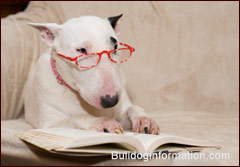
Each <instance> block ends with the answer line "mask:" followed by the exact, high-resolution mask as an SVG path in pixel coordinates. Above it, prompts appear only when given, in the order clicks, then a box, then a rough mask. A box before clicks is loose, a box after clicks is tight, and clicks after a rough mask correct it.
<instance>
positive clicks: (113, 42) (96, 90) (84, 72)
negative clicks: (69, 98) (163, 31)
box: [30, 15, 124, 109]
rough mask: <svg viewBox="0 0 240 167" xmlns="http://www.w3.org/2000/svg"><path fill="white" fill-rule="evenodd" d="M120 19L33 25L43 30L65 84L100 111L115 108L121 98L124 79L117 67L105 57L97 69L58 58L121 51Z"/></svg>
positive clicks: (85, 17)
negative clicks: (117, 49)
mask: <svg viewBox="0 0 240 167" xmlns="http://www.w3.org/2000/svg"><path fill="white" fill-rule="evenodd" d="M121 16H122V15H119V16H115V17H109V18H107V19H102V18H99V17H96V16H83V17H79V18H74V19H70V20H68V21H67V22H65V23H64V24H62V25H58V24H55V23H47V24H38V23H31V24H30V25H32V26H34V27H36V28H37V29H39V30H40V32H41V36H42V39H43V40H44V42H45V43H46V44H47V45H49V46H50V47H52V56H53V57H54V59H56V66H57V70H58V72H59V73H60V75H61V76H62V78H63V79H64V81H65V82H66V83H67V84H69V85H70V86H71V87H72V88H73V89H75V90H76V91H78V92H79V94H80V96H81V97H82V98H83V99H84V100H85V101H87V102H88V103H89V104H90V105H92V106H94V107H96V108H98V109H104V108H110V107H113V106H115V105H116V104H117V103H118V100H119V99H120V96H121V90H122V87H123V84H124V78H123V75H122V73H121V71H120V69H119V66H118V64H116V63H113V62H112V61H111V60H110V59H109V57H108V55H107V54H103V55H102V57H101V60H100V62H99V63H98V64H97V65H96V66H95V67H93V68H87V69H86V68H80V67H79V66H77V65H76V64H75V61H69V60H68V59H65V58H62V57H59V56H57V54H56V53H61V54H63V55H65V56H68V57H71V58H74V57H77V56H79V55H84V54H89V53H98V52H101V51H103V50H113V49H116V48H118V46H119V41H118V38H117V36H118V34H119V26H118V24H117V21H118V20H119V18H120V17H121ZM92 59H93V58H92ZM90 60H91V58H90ZM93 61H94V60H93ZM90 62H91V61H90ZM88 65H91V64H88Z"/></svg>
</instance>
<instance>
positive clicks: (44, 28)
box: [28, 23, 61, 46]
mask: <svg viewBox="0 0 240 167" xmlns="http://www.w3.org/2000/svg"><path fill="white" fill-rule="evenodd" d="M28 24H29V25H31V26H32V27H34V28H37V29H38V30H39V31H40V34H41V37H42V39H43V41H44V42H45V43H46V44H47V45H48V46H52V44H53V41H54V39H55V37H56V36H57V35H58V34H59V31H60V30H61V25H58V24H56V23H28Z"/></svg>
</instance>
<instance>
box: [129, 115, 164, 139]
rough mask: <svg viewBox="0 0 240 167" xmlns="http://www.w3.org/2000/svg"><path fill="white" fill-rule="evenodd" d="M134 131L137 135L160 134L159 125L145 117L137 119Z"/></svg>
mask: <svg viewBox="0 0 240 167" xmlns="http://www.w3.org/2000/svg"><path fill="white" fill-rule="evenodd" d="M132 130H133V131H134V132H136V133H146V134H155V135H158V134H160V128H159V126H158V124H157V123H156V122H155V121H154V120H153V119H151V118H148V117H145V116H142V117H136V118H135V121H134V124H133V128H132Z"/></svg>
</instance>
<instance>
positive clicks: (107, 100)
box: [100, 94, 118, 108]
mask: <svg viewBox="0 0 240 167" xmlns="http://www.w3.org/2000/svg"><path fill="white" fill-rule="evenodd" d="M100 100H101V105H102V107H103V108H110V107H113V106H115V105H116V104H117V103H118V94H116V95H115V96H112V97H111V96H110V95H106V96H101V97H100Z"/></svg>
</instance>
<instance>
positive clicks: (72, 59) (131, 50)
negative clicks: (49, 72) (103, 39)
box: [56, 43, 135, 68]
mask: <svg viewBox="0 0 240 167" xmlns="http://www.w3.org/2000/svg"><path fill="white" fill-rule="evenodd" d="M119 44H120V45H122V46H125V47H127V48H119V49H113V50H109V51H108V50H103V51H101V52H98V53H89V54H82V55H79V56H76V57H69V56H65V55H63V54H61V53H58V52H56V54H57V55H58V56H60V57H62V58H65V59H68V60H70V61H75V63H76V65H77V66H78V67H80V68H92V67H95V66H96V65H98V64H99V62H100V60H101V58H102V55H103V54H105V53H106V54H107V55H108V58H109V59H110V60H111V61H112V62H114V63H124V62H126V61H128V60H129V59H130V57H131V56H132V53H133V52H134V51H135V49H134V48H133V47H131V46H130V45H127V44H124V43H119ZM125 49H129V51H130V54H129V56H128V58H127V59H125V60H122V61H120V62H118V61H115V60H113V59H112V58H111V56H110V54H111V53H112V52H114V51H117V50H125ZM90 55H98V56H99V59H98V61H97V63H96V64H94V65H91V66H89V67H85V66H79V64H78V62H77V59H78V58H79V57H82V56H90Z"/></svg>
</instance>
